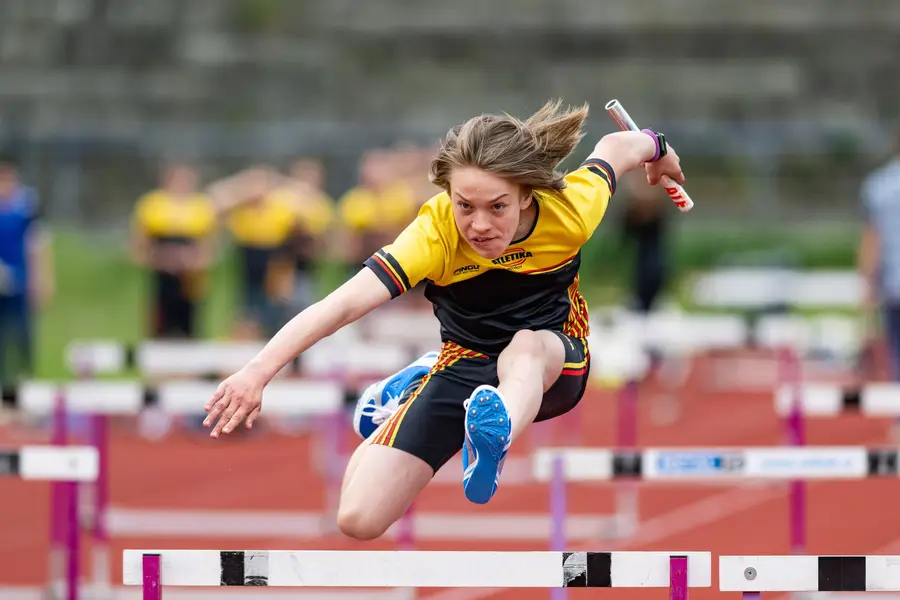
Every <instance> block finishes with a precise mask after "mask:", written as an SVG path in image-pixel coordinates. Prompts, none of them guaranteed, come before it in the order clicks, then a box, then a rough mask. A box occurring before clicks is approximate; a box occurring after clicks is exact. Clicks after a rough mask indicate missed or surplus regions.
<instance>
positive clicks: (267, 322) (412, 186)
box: [132, 144, 437, 338]
mask: <svg viewBox="0 0 900 600" xmlns="http://www.w3.org/2000/svg"><path fill="white" fill-rule="evenodd" d="M432 152H433V150H432V149H431V148H420V147H417V146H414V145H408V144H404V145H398V146H395V147H392V148H387V149H377V150H373V151H370V152H368V153H367V154H365V155H364V156H363V157H362V159H361V161H360V163H359V169H358V173H357V176H356V184H355V185H354V186H353V187H351V188H349V189H348V190H347V191H346V192H344V193H343V194H342V195H341V196H339V197H337V198H332V197H330V196H329V195H328V193H327V192H326V191H325V185H324V182H325V172H324V167H323V165H322V163H321V162H320V161H318V160H317V159H311V158H300V159H298V160H296V161H294V162H293V163H292V164H290V165H289V166H288V168H286V169H283V170H281V169H278V168H276V167H275V166H271V165H255V166H250V167H248V168H246V169H245V170H242V171H239V172H237V173H233V174H230V175H228V176H226V177H224V178H221V179H217V180H214V181H209V182H201V181H200V179H199V176H198V172H197V170H196V169H195V168H194V167H193V166H192V165H190V164H186V163H173V164H169V165H166V166H165V167H164V168H163V169H162V172H161V179H160V183H159V186H158V187H157V188H156V189H154V190H151V191H149V192H148V193H146V194H145V195H144V196H142V197H141V198H139V199H138V200H137V203H136V205H135V209H134V213H133V220H132V242H133V243H132V258H133V261H134V263H135V264H136V265H137V266H139V267H142V268H144V269H146V270H148V271H149V272H150V273H151V279H152V282H153V283H152V287H153V298H152V305H153V309H152V311H151V315H150V323H148V327H147V333H146V335H147V337H154V338H171V337H186V338H191V337H196V336H197V312H198V307H199V306H200V305H201V304H202V302H203V300H204V299H205V297H206V296H207V294H208V293H209V292H210V285H209V274H210V269H211V267H212V266H213V264H214V262H215V261H216V259H217V256H218V255H219V253H218V249H219V248H220V247H221V241H222V240H223V235H224V236H227V237H228V238H230V240H231V242H233V245H234V247H235V248H236V251H237V255H238V256H237V257H238V260H237V263H238V269H239V298H240V307H239V311H238V315H237V319H236V321H235V325H234V331H233V332H232V334H233V335H234V336H235V337H236V338H259V337H268V336H271V335H272V334H274V333H275V332H276V331H277V330H278V329H279V328H280V327H281V326H282V325H283V324H284V323H285V322H286V321H287V320H289V319H290V318H291V317H292V316H293V315H295V314H296V313H297V312H299V311H301V310H303V308H305V307H307V306H309V305H310V304H311V303H313V302H315V301H316V300H317V299H318V297H319V295H320V294H319V290H318V289H317V278H316V274H315V270H316V267H317V265H318V264H320V263H321V262H322V261H323V260H328V261H330V262H331V263H333V264H337V265H340V266H341V267H343V269H344V270H345V271H346V275H347V276H349V275H350V274H351V273H352V272H354V271H355V270H357V269H358V268H359V267H360V265H361V264H362V262H363V261H364V260H365V259H366V258H368V256H370V255H371V254H372V253H373V252H374V251H375V250H377V249H378V248H380V247H382V246H384V245H386V244H388V243H390V242H391V241H393V239H394V238H395V237H396V236H397V234H399V233H400V231H401V230H402V229H403V228H404V227H406V225H408V224H409V223H410V222H411V221H412V220H413V219H414V218H415V215H416V213H417V212H418V210H419V207H420V206H421V204H422V203H423V202H424V201H426V200H428V198H430V197H432V196H433V195H434V194H435V192H436V191H437V189H436V188H435V187H434V186H433V185H432V184H431V183H430V182H429V181H428V177H427V173H428V164H429V161H430V159H431V155H432ZM417 298H419V296H418V295H416V294H414V295H412V296H411V297H410V299H408V300H405V301H408V302H415V301H416V299H417Z"/></svg>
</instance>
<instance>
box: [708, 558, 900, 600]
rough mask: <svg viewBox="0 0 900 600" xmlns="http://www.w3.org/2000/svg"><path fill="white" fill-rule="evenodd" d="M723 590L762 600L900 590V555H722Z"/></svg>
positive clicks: (720, 583) (720, 588) (749, 598)
mask: <svg viewBox="0 0 900 600" xmlns="http://www.w3.org/2000/svg"><path fill="white" fill-rule="evenodd" d="M718 563H719V564H718V572H719V590H720V591H723V592H741V594H742V597H743V600H760V599H761V597H762V594H763V592H777V593H789V592H876V591H878V592H896V591H900V556H890V555H811V556H810V555H796V554H792V555H777V554H773V555H757V556H735V555H721V556H719V561H718Z"/></svg>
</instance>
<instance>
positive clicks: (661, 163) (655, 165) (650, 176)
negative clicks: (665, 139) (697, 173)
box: [644, 144, 684, 185]
mask: <svg viewBox="0 0 900 600" xmlns="http://www.w3.org/2000/svg"><path fill="white" fill-rule="evenodd" d="M644 170H645V171H646V172H647V183H649V184H650V185H657V184H659V182H660V181H662V178H663V176H667V177H669V178H670V179H671V180H672V181H674V182H676V183H679V184H681V185H684V173H683V172H682V171H681V158H679V156H678V154H676V152H675V150H674V149H673V148H672V146H669V145H668V144H667V145H666V153H665V155H664V156H663V157H662V158H660V159H659V160H656V161H653V162H646V163H644Z"/></svg>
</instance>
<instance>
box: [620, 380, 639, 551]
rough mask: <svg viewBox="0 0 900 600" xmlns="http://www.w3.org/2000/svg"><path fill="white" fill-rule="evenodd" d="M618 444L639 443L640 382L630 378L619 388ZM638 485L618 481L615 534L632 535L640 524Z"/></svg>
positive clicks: (622, 446) (627, 446)
mask: <svg viewBox="0 0 900 600" xmlns="http://www.w3.org/2000/svg"><path fill="white" fill-rule="evenodd" d="M618 400H619V401H618V407H619V408H618V413H619V415H618V417H619V418H618V428H617V432H616V433H617V438H618V439H617V440H616V445H617V446H618V448H619V450H631V449H633V448H634V447H635V446H636V445H637V403H638V384H637V381H636V380H634V379H629V380H628V381H627V382H626V383H625V385H624V386H623V387H622V389H621V390H619V399H618ZM637 496H638V487H637V484H635V483H634V482H632V481H619V482H617V483H616V514H615V536H616V537H619V538H624V537H630V536H631V535H633V534H634V530H635V529H636V528H637V524H638V500H637Z"/></svg>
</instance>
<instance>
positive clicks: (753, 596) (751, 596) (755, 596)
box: [741, 592, 762, 600]
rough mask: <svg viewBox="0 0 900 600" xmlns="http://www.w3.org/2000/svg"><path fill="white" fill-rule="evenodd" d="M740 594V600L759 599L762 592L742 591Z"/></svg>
mask: <svg viewBox="0 0 900 600" xmlns="http://www.w3.org/2000/svg"><path fill="white" fill-rule="evenodd" d="M741 596H742V598H741V600H760V599H761V597H762V594H761V593H760V592H744V593H743V594H741Z"/></svg>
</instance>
